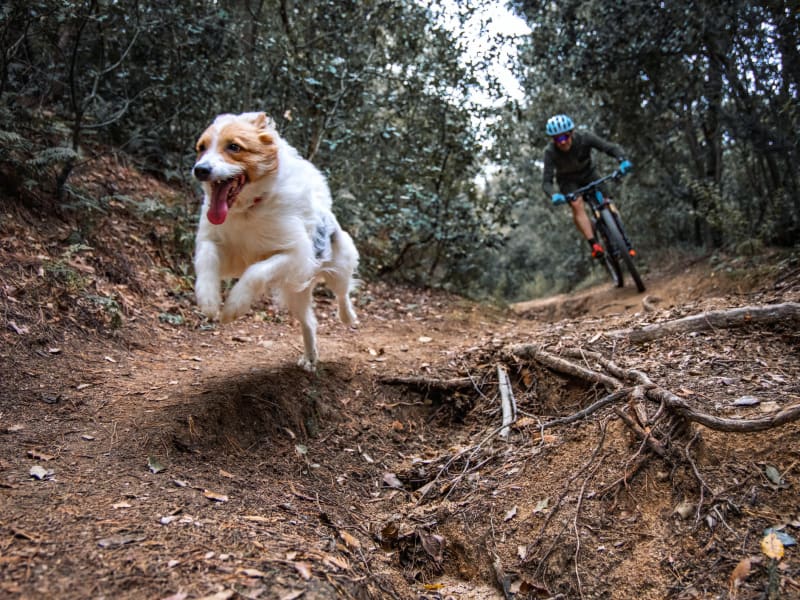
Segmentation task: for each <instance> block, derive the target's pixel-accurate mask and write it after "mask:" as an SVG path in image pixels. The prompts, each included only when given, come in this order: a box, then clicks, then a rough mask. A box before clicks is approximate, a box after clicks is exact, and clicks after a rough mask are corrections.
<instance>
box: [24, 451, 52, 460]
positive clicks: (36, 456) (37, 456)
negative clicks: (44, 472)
mask: <svg viewBox="0 0 800 600" xmlns="http://www.w3.org/2000/svg"><path fill="white" fill-rule="evenodd" d="M28 456H30V457H31V458H33V459H35V460H43V461H45V462H47V461H48V460H53V459H54V458H55V456H51V455H49V454H45V453H44V452H39V451H38V450H28Z"/></svg>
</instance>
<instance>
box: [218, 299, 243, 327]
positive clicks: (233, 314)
mask: <svg viewBox="0 0 800 600" xmlns="http://www.w3.org/2000/svg"><path fill="white" fill-rule="evenodd" d="M245 313H247V307H246V306H245V307H244V309H241V310H240V309H237V308H236V307H234V306H231V304H230V303H229V302H226V303H225V306H224V307H223V308H222V312H221V313H220V315H219V321H220V323H223V324H224V323H232V322H233V321H235V320H236V319H238V318H239V317H241V316H244V315H245Z"/></svg>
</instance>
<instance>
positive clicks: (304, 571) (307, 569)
mask: <svg viewBox="0 0 800 600" xmlns="http://www.w3.org/2000/svg"><path fill="white" fill-rule="evenodd" d="M294 568H295V569H297V572H298V573H300V577H302V578H303V579H305V580H306V581H308V580H309V579H311V565H310V564H308V563H307V562H296V563H294Z"/></svg>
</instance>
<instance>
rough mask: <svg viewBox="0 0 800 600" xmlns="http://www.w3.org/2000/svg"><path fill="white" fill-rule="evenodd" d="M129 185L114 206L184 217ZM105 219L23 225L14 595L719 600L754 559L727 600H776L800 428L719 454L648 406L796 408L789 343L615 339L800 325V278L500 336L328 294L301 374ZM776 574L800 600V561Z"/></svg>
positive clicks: (792, 334) (1, 360) (574, 306)
mask: <svg viewBox="0 0 800 600" xmlns="http://www.w3.org/2000/svg"><path fill="white" fill-rule="evenodd" d="M109 168H110V167H109ZM123 175H126V177H128V179H125V177H121V176H120V174H119V173H118V172H115V176H114V180H115V181H116V182H117V183H116V184H115V185H117V186H118V187H124V184H125V182H126V181H127V182H128V183H129V185H130V189H118V190H116V192H115V193H117V194H119V195H125V194H133V193H136V194H139V195H141V191H142V189H143V188H146V189H149V190H150V191H151V193H152V194H153V195H154V197H162V198H163V197H164V195H165V194H171V193H172V192H171V191H170V190H160V189H158V186H156V185H155V184H152V183H150V182H148V181H146V180H144V178H141V176H139V175H137V174H135V173H128V174H123ZM107 181H108V178H107V177H102V176H98V177H97V179H96V183H97V185H98V186H101V185H107V183H106V182H107ZM120 182H122V183H120ZM104 211H105V212H93V213H91V214H87V213H81V212H77V213H76V212H71V213H62V214H61V215H52V214H49V213H47V212H45V211H42V210H37V211H34V210H29V209H25V208H22V207H19V206H17V205H15V204H12V203H7V202H5V201H4V209H3V219H2V221H0V276H1V278H2V286H0V302H1V303H2V308H3V317H2V319H3V324H2V325H3V326H2V332H0V338H1V339H2V349H0V373H2V384H0V394H1V396H2V400H0V413H1V414H2V427H0V468H1V469H2V475H3V477H2V481H1V482H0V515H2V516H0V532H2V538H1V539H2V551H1V552H0V572H2V577H0V590H2V593H3V595H4V596H7V597H17V598H42V597H51V598H56V597H57V598H62V599H72V598H75V599H78V598H101V597H105V598H115V599H122V598H144V597H147V598H172V599H177V598H236V597H242V598H282V599H287V600H288V599H290V598H301V597H302V598H340V597H352V598H503V597H509V598H510V597H515V598H555V597H561V598H578V597H584V598H700V597H703V598H717V597H718V598H726V597H733V593H732V592H730V591H729V585H731V581H732V580H731V574H732V573H733V571H734V568H736V567H737V565H738V564H739V563H740V562H741V561H742V560H743V559H749V572H748V574H747V576H746V577H742V578H741V579H740V580H739V579H736V581H735V583H736V585H735V595H736V597H737V598H740V599H744V598H762V597H765V594H766V591H767V588H768V586H769V585H770V577H771V575H770V565H769V563H768V560H767V559H766V557H764V556H763V555H762V554H761V550H760V546H759V544H760V541H761V538H762V536H763V532H764V530H765V529H766V528H768V527H776V528H779V529H780V530H781V531H782V532H783V533H784V534H786V535H788V536H790V537H789V538H785V539H786V540H787V541H788V540H791V539H792V538H794V539H796V538H797V537H798V535H800V531H799V529H800V505H798V502H797V498H798V495H797V493H798V492H797V490H798V485H800V451H799V450H798V449H800V425H798V423H797V422H796V421H795V420H794V419H789V420H788V422H786V423H783V424H781V425H776V426H773V427H768V428H765V429H764V430H763V431H759V432H752V433H735V432H727V431H720V430H715V429H712V428H708V427H704V426H701V425H698V424H697V423H694V422H692V421H691V419H688V420H687V419H685V418H680V416H679V415H678V414H677V413H673V412H671V409H670V408H669V407H665V405H663V403H662V405H659V403H658V402H654V401H653V399H652V398H651V397H650V396H648V395H647V394H648V393H649V392H650V391H652V390H653V389H655V388H658V389H663V390H667V391H669V392H670V393H672V394H673V395H675V396H676V397H679V398H681V399H683V400H685V401H686V402H687V403H689V405H690V406H691V407H692V408H693V409H694V410H696V411H698V412H703V413H707V414H710V415H712V416H714V417H715V418H719V419H733V420H740V419H750V420H751V421H753V422H760V423H763V421H764V419H770V418H772V417H773V416H774V415H778V414H781V411H784V412H785V411H786V410H787V409H791V407H792V406H794V405H797V404H798V403H800V383H798V382H800V350H799V349H800V332H799V331H798V323H797V321H796V320H794V319H785V320H781V321H778V322H773V323H768V324H763V325H757V326H756V325H748V324H745V325H744V326H742V327H731V328H727V327H726V328H715V329H706V330H702V331H698V332H694V333H689V334H681V335H668V336H666V337H664V338H662V339H659V340H657V341H653V342H649V343H644V344H634V343H632V342H631V341H630V340H629V339H627V338H626V337H624V336H622V337H620V336H617V335H615V334H614V333H613V332H615V331H618V330H624V329H631V328H632V329H638V328H640V327H641V326H643V325H644V324H646V323H657V322H664V321H667V320H670V319H675V318H679V317H683V316H687V315H692V314H698V313H703V312H707V311H711V310H722V309H732V308H736V307H741V306H759V305H768V304H778V303H788V302H798V301H800V263H799V262H798V260H797V258H796V257H792V256H788V257H786V256H780V255H777V254H771V255H765V256H759V257H751V258H749V259H741V258H740V259H735V260H734V259H726V258H720V257H716V258H715V259H713V260H702V261H698V262H695V263H694V264H689V265H684V266H680V265H676V266H674V267H673V268H672V270H671V271H669V272H665V273H651V274H650V275H649V278H648V284H649V296H648V297H647V299H646V300H645V302H644V303H643V300H644V297H643V296H641V295H635V294H633V293H631V292H630V291H628V290H625V289H623V290H616V289H612V288H609V287H608V286H602V287H601V288H595V289H592V290H588V291H585V292H583V293H581V294H580V295H576V296H571V297H561V298H558V299H548V300H546V301H536V302H532V303H526V304H523V305H517V306H515V307H513V309H514V310H508V311H505V310H501V309H497V308H491V307H487V306H484V305H479V304H475V303H471V302H467V301H465V300H463V299H460V298H457V297H454V296H450V295H445V294H440V293H434V292H431V291H427V290H413V289H401V288H393V287H388V286H386V285H384V284H379V283H370V282H367V283H365V284H364V286H363V287H362V288H361V289H360V290H359V291H358V293H357V294H356V306H357V308H358V311H359V316H360V320H361V324H360V326H359V328H358V329H356V330H352V329H348V328H346V327H344V326H343V325H342V324H340V323H339V322H338V321H337V320H336V319H335V316H334V314H333V312H334V304H333V302H332V301H331V299H330V298H329V297H328V296H327V295H326V294H325V293H324V292H322V291H321V292H320V293H319V294H318V295H317V314H318V316H319V319H320V354H321V360H322V364H321V367H320V369H319V372H318V373H316V374H315V375H311V374H308V373H306V372H304V371H302V370H300V369H298V368H297V367H296V366H295V362H296V360H297V358H298V357H299V354H300V351H301V341H300V334H299V331H298V327H297V325H296V324H294V323H292V322H291V321H290V320H289V319H288V318H287V317H286V315H285V314H284V313H282V312H281V311H279V310H277V309H276V308H275V307H273V306H272V305H270V304H269V303H267V302H265V303H264V304H262V305H260V306H257V307H255V309H254V311H253V312H252V313H251V314H250V315H248V316H247V317H246V318H243V319H241V320H239V321H237V322H235V323H233V324H230V325H226V326H219V325H215V324H209V323H207V322H205V321H204V320H203V319H202V318H201V317H200V316H199V315H198V314H197V312H196V311H195V309H194V307H193V303H192V293H191V271H190V270H189V269H188V267H187V264H188V260H187V259H188V255H187V254H186V248H187V246H186V245H184V246H183V251H181V250H180V246H179V245H176V240H178V241H179V242H180V241H181V240H184V241H185V236H186V235H187V232H186V231H184V230H182V229H180V228H179V227H177V226H176V224H175V220H174V219H172V218H171V217H170V215H169V214H165V213H163V211H162V212H159V211H158V210H144V211H143V210H141V206H139V208H138V209H134V208H132V205H130V204H128V203H126V202H122V201H112V202H110V203H108V204H106V205H105V206H104ZM188 233H189V234H190V233H191V232H188ZM532 344H533V346H531V345H532ZM553 357H555V358H556V359H560V360H561V361H564V362H563V363H558V362H554V361H553ZM578 367H581V368H583V370H582V371H580V370H578ZM633 371H638V372H643V373H645V374H646V375H647V377H649V378H650V379H651V380H652V385H651V386H650V387H648V386H645V385H641V384H636V385H634V384H630V383H629V382H628V378H631V380H632V376H631V373H632V372H633ZM501 372H504V373H508V375H509V377H510V381H511V389H512V390H513V395H514V397H515V400H516V405H517V409H518V413H517V420H516V422H515V423H514V424H513V425H512V427H511V429H510V434H509V435H508V436H507V437H505V438H504V437H502V436H501V435H500V425H501V414H500V410H501V409H500V397H501V394H500V392H499V389H498V377H501V375H500V373H501ZM587 374H588V375H587ZM592 374H593V375H592ZM597 375H603V376H604V378H603V377H596V378H595V379H594V380H592V379H591V377H592V376H597ZM587 376H588V377H590V379H586V377H587ZM615 381H616V382H620V385H621V386H622V387H621V388H620V389H623V391H624V392H625V393H624V394H617V396H615V397H613V398H611V399H610V400H608V398H609V396H610V395H611V396H613V395H614V394H613V393H611V392H612V391H613V389H614V387H613V384H614V382H615ZM615 398H616V400H615ZM598 400H601V401H604V402H607V404H605V405H603V406H602V407H599V408H597V410H596V411H594V412H590V413H588V411H587V413H588V414H584V415H581V412H580V411H582V410H585V409H587V408H588V407H592V406H593V405H594V404H595V403H596V402H597V401H598ZM643 413H644V414H643ZM559 419H561V420H560V421H559ZM637 419H638V425H637ZM643 432H644V433H643ZM654 441H655V443H654ZM740 568H741V567H740ZM772 577H774V578H775V582H776V583H775V585H777V589H778V590H779V594H781V596H780V597H785V598H790V597H798V595H800V584H799V583H798V582H800V557H799V556H798V550H797V546H792V545H787V546H786V547H785V555H784V558H783V559H782V560H781V561H780V565H779V567H778V568H777V570H774V574H773V575H772ZM733 589H734V588H731V590H733Z"/></svg>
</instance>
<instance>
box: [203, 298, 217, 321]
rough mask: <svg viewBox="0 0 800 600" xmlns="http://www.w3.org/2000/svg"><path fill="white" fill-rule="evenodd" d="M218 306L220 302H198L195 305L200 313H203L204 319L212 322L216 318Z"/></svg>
mask: <svg viewBox="0 0 800 600" xmlns="http://www.w3.org/2000/svg"><path fill="white" fill-rule="evenodd" d="M219 305H220V302H213V301H211V302H200V301H198V303H197V308H199V309H200V312H201V313H203V314H204V315H205V316H206V317H208V318H209V319H211V320H212V321H213V320H214V319H216V318H217V315H219Z"/></svg>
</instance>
